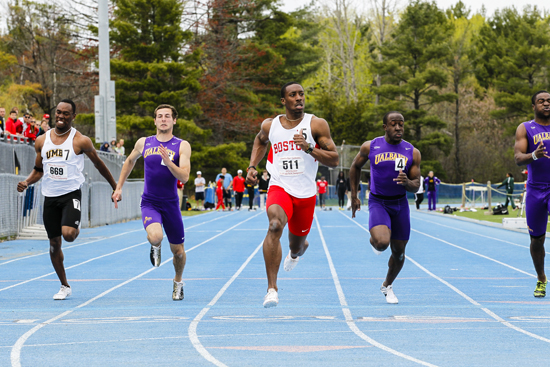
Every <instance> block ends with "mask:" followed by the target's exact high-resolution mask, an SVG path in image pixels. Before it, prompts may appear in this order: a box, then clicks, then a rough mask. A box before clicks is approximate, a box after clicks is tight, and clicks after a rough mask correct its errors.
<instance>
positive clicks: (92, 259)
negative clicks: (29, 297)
mask: <svg viewBox="0 0 550 367" xmlns="http://www.w3.org/2000/svg"><path fill="white" fill-rule="evenodd" d="M146 243H149V242H147V241H145V242H141V243H138V244H137V245H132V246H129V247H125V248H123V249H120V250H117V251H114V252H111V253H108V254H104V255H101V256H98V257H94V258H91V259H88V260H86V261H83V262H81V263H78V264H75V265H71V266H69V267H66V268H65V270H69V269H72V268H76V267H77V266H80V265H84V264H87V263H89V262H92V261H94V260H98V259H101V258H104V257H107V256H111V255H114V254H118V253H119V252H122V251H126V250H129V249H132V248H134V247H137V246H141V245H144V244H146ZM53 274H55V271H52V272H51V273H48V274H44V275H41V276H39V277H35V278H32V279H28V280H25V281H22V282H19V283H16V284H12V285H10V286H8V287H4V288H0V292H2V291H5V290H6V289H10V288H14V287H17V286H19V285H23V284H26V283H29V282H32V281H35V280H38V279H42V278H45V277H47V276H50V275H53Z"/></svg>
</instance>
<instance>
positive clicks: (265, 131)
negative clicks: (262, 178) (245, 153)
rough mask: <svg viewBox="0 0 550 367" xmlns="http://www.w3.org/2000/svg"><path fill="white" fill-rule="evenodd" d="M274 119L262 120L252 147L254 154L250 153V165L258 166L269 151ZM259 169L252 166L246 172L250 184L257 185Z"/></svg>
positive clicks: (247, 181)
mask: <svg viewBox="0 0 550 367" xmlns="http://www.w3.org/2000/svg"><path fill="white" fill-rule="evenodd" d="M272 121H273V119H271V118H269V119H266V120H264V122H262V127H261V128H260V132H259V133H258V135H256V138H254V145H253V147H252V154H251V155H250V164H249V167H252V166H253V167H256V166H257V165H258V163H260V161H261V160H262V159H263V157H264V156H265V153H266V152H267V143H268V142H269V130H270V129H271V122H272ZM257 175H258V171H257V170H256V169H254V168H250V169H248V170H247V173H246V183H247V184H249V185H256V184H257V183H258V178H257V177H256V176H257Z"/></svg>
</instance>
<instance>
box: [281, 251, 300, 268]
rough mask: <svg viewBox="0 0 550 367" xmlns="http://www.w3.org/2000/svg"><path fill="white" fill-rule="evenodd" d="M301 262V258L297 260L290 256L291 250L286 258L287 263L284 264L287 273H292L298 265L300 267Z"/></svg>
mask: <svg viewBox="0 0 550 367" xmlns="http://www.w3.org/2000/svg"><path fill="white" fill-rule="evenodd" d="M299 260H300V257H299V256H297V257H296V258H295V259H294V258H293V257H292V256H290V250H289V251H288V255H286V257H285V262H284V264H283V268H284V269H285V270H286V271H291V270H292V269H294V268H295V267H296V265H298V261H299Z"/></svg>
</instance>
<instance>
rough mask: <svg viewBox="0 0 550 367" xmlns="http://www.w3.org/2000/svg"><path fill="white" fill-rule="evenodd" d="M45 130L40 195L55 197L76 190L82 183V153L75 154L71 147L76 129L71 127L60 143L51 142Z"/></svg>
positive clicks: (50, 131)
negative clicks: (66, 136)
mask: <svg viewBox="0 0 550 367" xmlns="http://www.w3.org/2000/svg"><path fill="white" fill-rule="evenodd" d="M52 131H55V130H48V131H47V132H46V134H45V135H46V140H45V141H44V145H43V146H42V151H41V154H42V164H43V166H44V167H43V169H44V177H43V178H42V195H44V196H48V197H57V196H61V195H65V194H68V193H69V192H72V191H75V190H78V189H79V188H80V186H82V184H83V183H84V175H83V174H82V170H83V169H84V155H83V154H80V155H77V154H76V153H75V151H74V148H73V140H74V136H75V134H76V132H77V131H76V129H75V128H74V127H73V128H71V132H70V133H68V134H69V137H68V138H67V140H65V141H64V142H63V143H62V144H61V145H56V144H54V143H53V142H52V139H51V137H50V135H51V134H52Z"/></svg>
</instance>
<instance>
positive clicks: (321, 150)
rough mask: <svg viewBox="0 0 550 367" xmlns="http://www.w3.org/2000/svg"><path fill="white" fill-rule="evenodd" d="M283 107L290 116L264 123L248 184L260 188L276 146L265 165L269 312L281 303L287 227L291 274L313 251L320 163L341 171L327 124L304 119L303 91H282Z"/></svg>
mask: <svg viewBox="0 0 550 367" xmlns="http://www.w3.org/2000/svg"><path fill="white" fill-rule="evenodd" d="M281 102H282V104H283V105H284V106H285V114H284V115H280V116H277V117H275V118H273V119H271V118H270V119H266V120H265V121H264V122H263V123H262V127H261V129H260V132H259V133H258V135H257V136H256V139H255V140H254V147H253V148H252V156H251V158H250V166H249V167H248V170H247V171H248V174H247V178H246V180H247V183H248V184H256V182H257V181H258V180H257V178H256V175H257V174H258V172H257V170H256V166H257V165H258V163H260V161H261V160H262V159H263V157H264V156H265V153H266V151H267V147H268V142H271V150H270V151H269V155H268V158H267V165H266V167H267V170H268V171H269V174H270V175H271V180H270V182H269V191H268V192H267V203H266V206H267V217H268V218H269V228H268V232H267V236H266V237H265V240H264V251H263V253H264V260H265V267H266V272H267V284H268V285H267V288H268V291H267V294H266V296H265V297H264V307H273V306H276V305H277V303H278V302H279V296H278V293H277V292H278V288H277V274H278V272H279V266H280V265H281V259H282V250H281V242H280V239H281V235H282V233H283V228H284V227H285V226H286V224H287V223H288V229H289V234H288V239H289V248H290V251H289V253H288V256H287V257H286V259H285V263H284V268H285V270H286V271H290V270H292V269H293V268H294V267H295V266H296V264H297V263H298V259H299V257H300V256H302V255H303V254H304V252H305V251H306V249H307V247H308V246H309V243H308V242H307V240H306V237H307V234H308V233H309V230H310V228H311V223H312V222H313V213H314V211H315V193H316V186H315V176H316V175H317V168H318V162H321V163H322V164H324V165H326V166H329V167H336V166H337V165H338V152H337V151H336V146H335V145H334V142H333V141H332V138H331V137H330V128H329V126H328V123H327V122H326V121H325V120H323V119H321V118H318V117H316V116H313V115H310V114H306V113H304V108H305V97H304V89H303V88H302V86H301V85H300V84H298V83H296V82H291V83H287V84H285V85H284V86H283V87H282V88H281Z"/></svg>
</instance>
